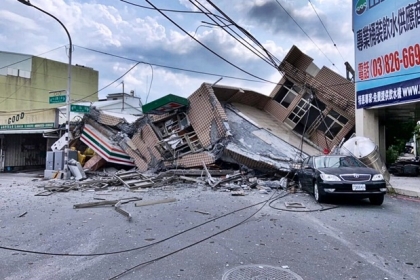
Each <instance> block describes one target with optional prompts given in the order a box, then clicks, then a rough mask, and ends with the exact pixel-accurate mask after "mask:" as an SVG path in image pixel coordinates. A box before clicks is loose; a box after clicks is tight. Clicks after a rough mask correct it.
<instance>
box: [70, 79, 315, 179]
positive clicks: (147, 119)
mask: <svg viewBox="0 0 420 280" xmlns="http://www.w3.org/2000/svg"><path fill="white" fill-rule="evenodd" d="M270 100H271V98H269V97H268V96H264V95H262V94H259V93H257V92H254V91H249V90H243V89H240V88H233V87H227V86H216V85H210V84H207V83H204V84H202V85H201V87H200V88H199V89H197V90H196V91H195V92H194V93H193V94H192V95H191V96H189V97H188V98H187V99H186V98H182V97H179V96H175V95H167V96H165V97H162V98H160V99H158V100H155V101H153V102H151V103H148V104H146V105H144V106H143V113H144V115H143V116H142V117H139V118H137V119H136V120H135V121H131V122H130V121H128V120H127V119H126V118H125V117H124V116H123V115H118V114H115V113H113V114H110V113H107V112H105V111H100V110H97V109H95V108H92V109H91V111H90V113H88V114H86V115H85V117H84V118H83V124H82V125H80V126H78V129H79V131H75V133H74V134H75V135H79V139H80V140H81V141H82V142H83V143H84V144H86V145H87V146H88V147H89V148H91V149H92V150H94V151H95V154H96V155H95V156H94V157H92V158H91V159H89V160H88V161H87V162H86V164H85V168H92V167H94V166H96V167H97V166H100V165H101V164H104V163H105V162H111V163H115V164H122V165H126V166H135V167H136V168H138V170H139V171H141V172H144V171H147V170H165V169H174V168H178V169H182V168H196V167H201V168H202V167H203V166H206V167H210V168H211V167H216V168H225V167H226V166H231V165H233V166H235V167H236V168H245V169H254V170H258V171H261V172H280V173H283V174H285V173H287V172H289V171H290V168H291V164H293V162H294V161H296V160H299V159H301V158H304V157H306V156H307V155H308V153H313V152H316V151H317V149H316V148H315V147H312V146H310V145H308V144H305V145H303V147H302V150H301V149H299V147H298V146H295V145H292V144H290V143H288V142H286V141H284V140H282V139H281V137H279V136H280V135H279V134H278V133H276V132H273V131H270V130H272V129H271V128H272V127H274V126H275V125H273V124H272V123H269V121H271V122H273V121H276V120H275V119H273V117H272V116H271V115H270V114H268V113H267V112H265V111H264V110H263V108H264V106H266V105H267V102H270ZM253 111H254V112H256V113H253ZM248 115H250V116H251V117H248ZM257 115H259V116H258V117H259V120H252V116H254V117H255V116H257ZM264 117H265V118H264ZM270 127H271V128H270ZM276 134H277V135H276ZM298 140H299V139H298V137H297V136H296V139H295V140H294V141H295V143H296V141H298Z"/></svg>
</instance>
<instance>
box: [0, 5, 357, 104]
mask: <svg viewBox="0 0 420 280" xmlns="http://www.w3.org/2000/svg"><path fill="white" fill-rule="evenodd" d="M148 1H149V2H150V3H152V4H153V5H155V6H156V7H157V8H159V9H166V10H176V11H177V12H175V11H165V12H163V13H164V15H166V16H167V17H168V18H169V19H168V18H167V17H165V16H164V15H162V14H161V13H159V12H158V11H156V10H153V9H147V8H142V7H139V6H135V5H132V4H129V3H126V2H123V1H119V0H112V1H111V0H103V1H99V0H98V1H90V0H85V1H82V0H32V1H31V3H32V4H33V5H36V6H38V7H39V8H41V9H43V10H46V11H48V12H49V13H51V14H53V15H55V16H56V17H57V18H59V19H60V20H61V21H62V22H63V24H64V25H65V26H66V27H67V29H68V30H69V32H70V34H71V37H72V40H73V44H74V53H73V64H80V65H84V66H87V67H92V68H94V69H95V70H98V71H99V88H102V87H105V86H107V85H109V84H110V83H111V82H113V81H114V80H115V79H117V78H118V77H120V76H121V75H122V74H124V73H125V72H126V71H127V70H129V69H130V68H131V67H132V66H133V65H135V64H136V62H135V61H141V62H143V63H140V64H138V65H137V66H136V67H135V68H133V70H131V71H130V72H129V73H128V74H127V75H126V76H124V77H123V78H122V79H120V80H118V81H116V82H115V83H114V84H112V85H110V86H109V87H108V88H106V89H105V90H103V91H101V92H100V93H99V97H100V98H103V97H105V96H106V94H109V93H115V92H121V91H122V85H121V82H122V81H124V90H125V92H130V91H131V90H134V92H135V95H136V96H139V97H141V99H142V101H143V102H144V103H145V102H146V100H147V101H148V102H150V101H153V100H155V99H157V98H159V97H162V96H164V95H166V94H169V93H171V94H176V95H179V96H184V97H187V96H189V95H190V94H191V93H193V92H194V90H195V89H197V88H198V87H199V86H200V85H201V84H202V83H203V82H209V83H214V82H216V81H217V80H218V79H219V78H220V77H222V76H224V77H223V79H222V80H221V81H220V82H219V84H223V85H229V86H238V87H242V88H246V89H253V90H255V91H258V92H261V93H263V94H267V95H268V94H269V93H270V92H271V90H272V89H273V88H274V83H276V82H278V81H279V79H280V77H281V76H280V74H279V72H278V71H277V70H276V69H275V67H273V66H272V65H270V64H269V63H267V62H265V61H264V60H263V59H261V58H260V57H258V56H257V55H256V54H254V53H253V52H252V51H251V50H250V48H251V47H248V48H246V47H244V45H243V44H241V42H245V41H244V40H245V39H244V38H246V37H245V35H244V34H243V33H241V29H238V28H236V27H234V26H233V25H230V24H229V23H228V22H227V21H226V20H224V19H222V23H219V24H220V25H223V22H225V25H229V27H230V28H231V30H230V32H231V33H232V32H233V31H235V32H236V33H237V34H239V35H240V37H238V35H235V36H236V39H235V38H234V36H232V35H230V34H228V33H226V31H225V29H227V27H225V28H221V27H215V26H212V25H208V24H206V23H203V22H202V21H205V22H211V23H214V22H213V21H212V19H215V18H216V17H215V16H212V15H210V17H211V18H209V17H208V16H207V15H205V14H203V13H201V12H200V10H199V8H200V9H201V10H204V9H208V11H209V13H211V14H213V15H216V16H217V18H222V17H224V18H225V17H226V16H227V17H229V18H230V19H231V20H233V21H234V22H235V23H236V24H237V25H238V26H240V28H242V29H244V30H246V31H247V32H249V33H250V34H251V35H252V36H253V37H254V38H255V39H257V40H258V42H259V43H260V44H262V45H263V46H264V48H265V49H266V50H268V51H269V52H270V53H272V54H273V55H274V56H275V58H277V59H278V60H280V61H281V60H282V59H283V58H284V56H285V55H286V54H287V52H288V50H289V49H290V48H291V47H292V46H293V45H296V46H297V47H298V48H300V49H301V50H302V51H304V52H305V53H306V54H308V55H309V56H311V57H313V58H314V62H315V64H317V65H318V66H319V67H322V66H324V65H325V66H327V67H329V68H331V69H332V70H334V71H336V72H338V73H340V74H341V75H343V76H344V75H345V67H344V61H349V63H350V64H351V65H354V47H353V45H354V44H353V32H352V28H351V12H352V9H351V5H352V4H351V0H342V1H340V0H310V1H309V0H246V1H245V0H213V1H206V0H198V1H197V0H191V1H190V0H148ZM148 1H145V0H127V2H131V3H134V4H136V5H141V6H145V7H151V6H150V4H149V3H148ZM211 3H213V4H214V5H215V6H216V7H217V8H219V9H220V11H221V12H223V13H224V15H223V14H222V13H221V12H220V11H218V10H217V9H216V8H215V7H214V6H212V5H211ZM315 11H316V12H315ZM320 19H321V20H320ZM170 20H172V21H173V22H174V23H175V24H177V25H178V26H179V27H180V28H179V27H177V26H176V25H175V24H174V23H173V22H171V21H170ZM324 26H325V28H324ZM181 28H182V29H183V30H185V31H186V32H187V33H188V34H189V35H190V36H188V35H187V34H186V33H184V31H183V30H181ZM232 34H233V33H232ZM191 36H192V37H193V38H191ZM194 39H195V40H194ZM196 40H198V41H199V42H201V43H202V44H203V45H205V46H206V47H207V48H208V49H206V48H205V47H204V46H202V45H200V43H198V42H197V41H196ZM246 42H248V43H249V44H250V45H248V46H253V47H256V48H257V49H254V52H257V51H261V49H260V48H258V46H256V45H255V44H253V43H252V42H251V41H250V40H249V39H248V40H247V41H246ZM334 43H335V45H336V46H334ZM66 45H68V39H67V36H66V34H65V32H64V30H63V28H62V27H61V26H60V25H59V24H58V23H57V22H56V21H54V20H53V19H52V18H50V17H48V16H47V15H45V14H43V13H41V12H40V11H37V10H36V9H34V8H31V7H28V6H26V5H23V4H21V3H19V2H18V1H17V0H2V8H1V9H0V50H1V51H10V52H17V53H25V54H30V55H37V56H41V57H46V58H49V59H54V60H58V61H62V62H65V63H67V61H68V58H67V56H66V48H65V46H66ZM54 49H55V50H54ZM209 49H210V50H211V51H210V50H209ZM216 54H217V55H216ZM124 58H128V59H129V60H127V59H124ZM185 70H188V71H185ZM195 71H197V72H204V73H210V74H212V75H206V74H200V73H194V72H195ZM228 76H229V77H235V78H237V79H235V78H229V77H228ZM260 78H262V79H264V80H266V81H263V80H262V79H260ZM267 81H271V82H272V83H270V82H267Z"/></svg>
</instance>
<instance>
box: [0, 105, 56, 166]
mask: <svg viewBox="0 0 420 280" xmlns="http://www.w3.org/2000/svg"><path fill="white" fill-rule="evenodd" d="M56 112H57V110H56V109H48V110H35V111H22V112H17V113H0V159H1V162H0V171H14V170H19V169H27V168H31V167H44V166H45V156H46V151H47V149H48V147H49V146H51V144H52V143H54V142H55V141H56V140H57V139H58V137H59V130H58V129H57V113H56Z"/></svg>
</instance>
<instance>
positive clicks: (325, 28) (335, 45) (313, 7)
mask: <svg viewBox="0 0 420 280" xmlns="http://www.w3.org/2000/svg"><path fill="white" fill-rule="evenodd" d="M308 1H309V3H310V4H311V6H312V9H313V10H314V12H315V14H316V16H317V17H318V19H319V21H320V22H321V24H322V26H323V27H324V30H325V32H327V34H328V37H330V39H331V42H332V43H333V44H334V47H335V48H336V49H337V51H338V53H339V54H340V56H341V59H343V62H346V60H345V59H344V57H343V55H342V54H341V52H340V50H339V49H338V47H337V44H336V43H335V42H334V40H333V38H332V37H331V35H330V32H328V30H327V27H326V26H325V24H324V22H323V21H322V19H321V17H320V16H319V14H318V12H317V11H316V9H315V6H314V5H313V4H312V2H311V0H308Z"/></svg>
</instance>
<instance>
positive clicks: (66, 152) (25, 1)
mask: <svg viewBox="0 0 420 280" xmlns="http://www.w3.org/2000/svg"><path fill="white" fill-rule="evenodd" d="M17 1H19V2H20V3H22V4H25V5H27V6H30V7H33V8H35V9H37V10H38V11H41V12H43V13H44V14H47V15H49V16H50V17H52V18H53V19H55V20H56V21H58V23H59V24H60V25H61V26H62V27H63V28H64V30H65V31H66V33H67V37H68V38H69V65H68V78H67V92H66V113H67V122H66V132H65V135H66V145H65V146H64V171H65V177H66V179H67V178H68V175H69V165H68V161H69V148H70V138H69V127H70V91H71V55H72V51H73V44H72V41H71V37H70V33H69V31H68V30H67V28H66V27H65V26H64V24H63V23H62V22H61V21H60V20H59V19H58V18H56V17H55V16H54V15H52V14H50V13H48V12H46V11H44V10H42V9H40V8H38V7H37V6H34V5H32V4H31V2H29V0H17Z"/></svg>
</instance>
